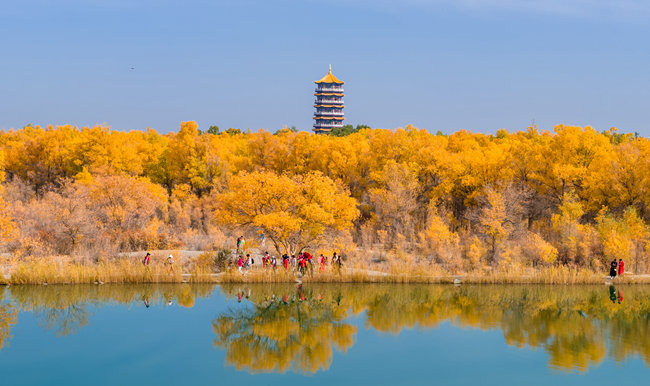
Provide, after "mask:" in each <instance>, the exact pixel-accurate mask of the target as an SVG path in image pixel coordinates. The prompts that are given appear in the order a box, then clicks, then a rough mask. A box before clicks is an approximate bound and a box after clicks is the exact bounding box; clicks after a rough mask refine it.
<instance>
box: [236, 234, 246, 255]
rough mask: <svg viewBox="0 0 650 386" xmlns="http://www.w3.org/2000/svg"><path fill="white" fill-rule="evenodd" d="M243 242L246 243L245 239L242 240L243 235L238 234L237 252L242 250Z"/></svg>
mask: <svg viewBox="0 0 650 386" xmlns="http://www.w3.org/2000/svg"><path fill="white" fill-rule="evenodd" d="M244 244H246V240H244V236H239V237H238V238H237V253H239V252H244Z"/></svg>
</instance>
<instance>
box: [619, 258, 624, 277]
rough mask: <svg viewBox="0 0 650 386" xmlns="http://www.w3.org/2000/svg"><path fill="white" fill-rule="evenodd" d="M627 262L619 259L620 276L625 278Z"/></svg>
mask: <svg viewBox="0 0 650 386" xmlns="http://www.w3.org/2000/svg"><path fill="white" fill-rule="evenodd" d="M624 266H625V262H624V261H623V259H618V276H623V270H624Z"/></svg>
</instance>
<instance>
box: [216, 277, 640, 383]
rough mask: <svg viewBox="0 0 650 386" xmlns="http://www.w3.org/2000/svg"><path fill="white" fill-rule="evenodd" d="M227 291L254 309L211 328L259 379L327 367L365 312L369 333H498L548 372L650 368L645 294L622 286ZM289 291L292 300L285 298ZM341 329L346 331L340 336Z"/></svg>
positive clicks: (234, 360) (233, 360) (231, 358)
mask: <svg viewBox="0 0 650 386" xmlns="http://www.w3.org/2000/svg"><path fill="white" fill-rule="evenodd" d="M222 289H223V292H224V293H225V294H226V295H227V296H230V297H236V296H238V294H239V296H240V297H241V296H242V294H243V296H248V297H249V300H250V302H251V305H249V306H248V307H245V308H241V307H240V308H236V309H233V310H231V311H230V312H228V313H226V314H224V315H221V316H219V317H218V318H216V319H215V320H214V321H213V328H214V331H215V333H216V335H217V338H216V340H215V344H216V345H217V346H219V347H222V348H224V349H226V353H227V354H226V360H227V362H228V363H230V364H233V365H235V366H236V367H237V368H238V369H247V370H249V371H252V372H258V371H280V372H283V371H286V370H288V369H291V368H293V369H296V370H300V371H306V372H315V371H317V370H319V369H326V368H328V367H329V365H330V363H331V360H332V342H338V341H339V340H341V339H342V340H343V344H341V345H338V346H337V345H336V344H335V345H334V346H335V347H340V348H342V349H347V348H348V347H350V346H351V345H352V342H353V341H354V336H355V333H356V330H355V329H354V328H353V327H354V326H351V325H348V324H346V322H345V320H346V319H347V318H348V317H349V316H351V315H354V314H357V313H359V312H362V311H365V312H366V322H365V323H366V327H370V328H374V329H376V330H378V331H382V332H386V333H392V334H398V333H399V332H400V331H401V330H402V329H404V328H430V327H435V326H437V325H439V324H440V323H442V322H450V323H451V324H453V325H456V326H459V327H471V328H480V329H496V328H499V329H501V331H502V332H503V335H504V337H505V340H506V342H507V343H508V344H509V345H514V346H517V347H532V348H542V349H544V350H545V351H546V352H547V353H548V355H549V365H550V366H551V367H553V368H557V369H563V370H574V369H575V370H580V371H586V370H587V369H588V368H589V366H590V365H594V364H599V363H601V362H602V361H603V360H604V358H605V357H606V356H607V355H608V354H609V356H610V357H612V358H613V359H614V360H616V361H622V360H624V359H626V358H628V357H630V356H634V355H638V356H640V357H641V358H643V360H644V361H645V362H646V363H647V364H648V365H650V298H649V297H648V295H650V288H646V287H626V288H625V289H624V290H621V289H618V290H616V293H617V296H616V301H615V302H612V301H610V299H609V298H610V293H609V290H608V289H607V287H602V286H598V287H583V286H575V287H560V286H557V287H555V286H462V287H458V288H457V287H451V286H414V285H408V286H404V285H393V286H391V285H318V284H314V285H310V286H309V289H305V290H303V291H302V292H303V293H307V294H308V295H307V297H305V301H300V297H299V296H298V293H297V292H296V289H295V287H287V286H249V287H247V288H246V289H245V290H243V289H240V288H239V287H236V286H227V287H222ZM621 291H625V292H626V297H625V301H624V302H622V301H621V302H619V300H622V295H619V294H620V292H621ZM285 294H289V295H288V296H289V297H288V299H289V301H284V300H283V299H284V298H285ZM314 294H316V295H314ZM619 297H620V299H619ZM343 326H345V327H343ZM335 327H338V328H339V329H343V328H345V329H343V330H339V332H338V335H337V333H335V331H337V330H336V329H335ZM342 331H344V332H345V333H344V334H341V332H342ZM346 334H347V335H346ZM314 338H317V339H314ZM312 352H313V353H314V354H312ZM305 353H307V354H305Z"/></svg>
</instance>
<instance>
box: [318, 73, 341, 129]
mask: <svg viewBox="0 0 650 386" xmlns="http://www.w3.org/2000/svg"><path fill="white" fill-rule="evenodd" d="M314 83H316V94H314V95H315V96H316V102H315V103H316V104H315V105H314V107H315V108H316V112H315V113H314V132H315V133H316V134H320V133H327V132H330V131H331V130H332V129H333V128H335V127H343V119H344V118H343V83H344V82H342V81H340V80H338V79H337V78H336V77H335V76H334V75H333V74H332V65H331V64H330V70H329V72H328V73H327V75H325V76H324V77H323V78H322V79H320V80H317V81H315V82H314Z"/></svg>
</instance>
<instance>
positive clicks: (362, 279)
mask: <svg viewBox="0 0 650 386" xmlns="http://www.w3.org/2000/svg"><path fill="white" fill-rule="evenodd" d="M5 268H8V269H6V272H7V273H8V275H7V276H6V277H5V276H3V275H0V284H93V283H180V282H186V281H189V282H194V283H216V282H218V283H292V282H297V281H298V282H310V283H430V284H433V283H440V284H444V283H453V282H454V281H455V280H460V281H461V282H462V283H468V284H603V283H605V282H608V281H611V280H610V279H608V278H607V277H605V276H604V275H603V274H602V273H597V272H593V271H590V270H587V269H579V268H574V267H567V266H552V267H545V268H538V269H532V268H520V269H512V270H510V271H498V270H494V269H486V268H484V269H483V270H480V271H475V272H469V273H465V274H461V275H452V274H449V273H448V272H445V271H444V270H442V269H441V268H440V267H439V266H437V265H435V264H434V265H428V264H427V265H414V266H413V265H408V264H368V265H365V264H358V265H354V264H351V265H348V266H345V267H344V268H343V269H341V270H340V271H339V270H338V269H337V268H336V267H333V266H329V267H327V269H325V270H324V271H320V270H318V269H315V270H314V272H313V273H312V274H306V275H301V274H298V273H295V272H293V271H291V270H289V271H286V270H285V269H284V268H282V267H279V268H278V269H277V270H272V269H270V268H267V269H262V268H260V267H255V268H254V269H249V270H244V271H243V273H240V272H239V270H238V269H236V268H228V269H226V270H225V271H224V272H222V273H219V274H216V273H214V271H215V267H214V263H213V261H212V260H211V259H208V258H205V259H196V260H195V261H193V262H192V263H191V264H187V265H185V267H183V266H182V265H181V264H178V265H175V266H174V268H173V270H172V271H170V269H169V267H168V266H165V265H164V264H162V263H160V262H156V263H152V264H151V265H149V266H143V265H142V264H141V262H140V261H139V259H133V258H114V259H109V260H106V261H101V262H99V263H86V262H79V261H73V260H71V259H65V258H61V257H48V258H38V259H36V258H34V259H31V260H20V261H12V262H10V263H9V264H8V265H7V267H5ZM183 271H185V272H186V273H185V274H183ZM614 282H616V283H620V284H632V283H650V276H649V275H627V276H625V277H623V278H616V279H614Z"/></svg>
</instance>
